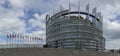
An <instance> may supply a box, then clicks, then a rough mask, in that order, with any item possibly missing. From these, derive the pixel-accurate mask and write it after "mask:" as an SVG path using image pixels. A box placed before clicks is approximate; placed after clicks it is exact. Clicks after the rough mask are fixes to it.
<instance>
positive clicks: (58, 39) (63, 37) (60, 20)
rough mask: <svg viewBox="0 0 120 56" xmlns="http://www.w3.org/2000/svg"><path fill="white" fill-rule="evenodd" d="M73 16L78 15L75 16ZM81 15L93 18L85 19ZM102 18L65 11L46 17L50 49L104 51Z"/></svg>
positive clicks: (84, 13)
mask: <svg viewBox="0 0 120 56" xmlns="http://www.w3.org/2000/svg"><path fill="white" fill-rule="evenodd" d="M73 14H77V16H76V15H73ZM80 14H83V15H87V16H89V17H92V20H90V19H89V18H84V17H83V16H81V15H80ZM102 26H103V25H102V18H101V17H100V18H98V17H96V16H95V15H92V14H89V13H86V12H79V11H71V12H70V11H69V10H63V11H61V12H58V13H56V14H54V15H53V16H49V15H47V16H46V41H47V45H48V46H49V47H53V48H73V49H80V50H90V51H103V50H104V49H105V38H104V37H103V30H102Z"/></svg>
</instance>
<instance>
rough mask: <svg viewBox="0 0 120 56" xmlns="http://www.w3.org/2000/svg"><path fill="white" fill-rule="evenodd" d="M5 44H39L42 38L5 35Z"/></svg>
mask: <svg viewBox="0 0 120 56" xmlns="http://www.w3.org/2000/svg"><path fill="white" fill-rule="evenodd" d="M6 37H7V44H8V45H9V44H19V43H21V44H39V43H40V42H42V41H44V39H43V38H42V37H39V36H28V35H19V34H7V35H6Z"/></svg>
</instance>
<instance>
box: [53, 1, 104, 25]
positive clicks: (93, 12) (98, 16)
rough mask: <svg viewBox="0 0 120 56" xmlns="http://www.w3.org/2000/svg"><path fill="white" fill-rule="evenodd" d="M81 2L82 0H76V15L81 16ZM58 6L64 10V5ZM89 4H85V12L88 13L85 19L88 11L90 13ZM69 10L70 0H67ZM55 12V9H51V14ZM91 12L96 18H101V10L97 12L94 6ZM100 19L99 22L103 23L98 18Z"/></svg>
mask: <svg viewBox="0 0 120 56" xmlns="http://www.w3.org/2000/svg"><path fill="white" fill-rule="evenodd" d="M81 2H82V0H79V1H78V12H79V14H78V16H81V15H80V12H81ZM59 7H60V11H63V10H65V9H64V7H63V6H62V5H60V6H59ZM89 7H90V4H89V3H88V4H87V5H86V13H88V15H87V16H86V18H87V19H89V13H90V11H89V10H90V8H89ZM68 9H69V12H70V11H71V2H70V0H69V8H68ZM54 14H55V10H54V9H53V15H54ZM92 14H93V15H94V16H95V17H96V18H102V16H101V12H97V8H96V7H95V8H93V9H92ZM69 16H70V13H69ZM79 18H80V17H79ZM99 20H100V22H101V23H103V22H102V19H99ZM93 21H95V20H93Z"/></svg>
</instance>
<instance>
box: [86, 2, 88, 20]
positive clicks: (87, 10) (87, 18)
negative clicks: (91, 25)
mask: <svg viewBox="0 0 120 56" xmlns="http://www.w3.org/2000/svg"><path fill="white" fill-rule="evenodd" d="M86 12H87V14H88V15H87V19H89V3H88V4H87V6H86Z"/></svg>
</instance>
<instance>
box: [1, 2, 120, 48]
mask: <svg viewBox="0 0 120 56" xmlns="http://www.w3.org/2000/svg"><path fill="white" fill-rule="evenodd" d="M0 1H4V0H0ZM9 1H10V3H11V5H12V7H13V8H12V9H11V10H9V9H5V8H2V7H1V6H0V24H1V25H0V33H1V32H4V31H5V32H6V31H18V32H26V28H25V25H26V24H25V23H24V22H23V21H21V20H19V19H18V18H17V17H18V16H24V13H23V9H25V8H34V9H36V10H38V11H41V13H42V14H41V15H39V14H38V13H35V14H34V17H35V18H37V19H34V18H31V19H30V20H29V24H31V28H35V27H38V29H37V31H33V32H32V33H30V34H31V35H34V34H38V35H41V36H44V37H45V15H46V14H50V13H52V12H53V9H55V11H56V10H58V8H59V4H61V5H62V6H63V7H64V8H68V3H69V0H59V1H58V0H57V1H43V0H9ZM81 1H82V2H81V9H82V10H85V6H86V5H87V3H90V10H91V9H92V8H94V7H95V6H96V7H97V8H98V11H101V12H102V15H103V16H104V36H105V38H106V39H111V42H110V43H108V42H107V45H108V46H107V48H118V47H116V46H118V45H120V44H115V43H116V42H114V40H116V39H120V38H119V36H120V30H119V29H120V23H119V22H118V21H117V20H115V18H116V17H117V15H120V6H119V5H120V0H111V1H110V0H81ZM71 4H72V10H77V6H78V0H71ZM50 15H51V14H50ZM111 19H112V20H114V21H110V20H111ZM8 20H9V21H8ZM43 21H44V22H43ZM31 28H29V29H31ZM40 28H44V30H40ZM118 42H119V41H118ZM109 46H112V47H109Z"/></svg>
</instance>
